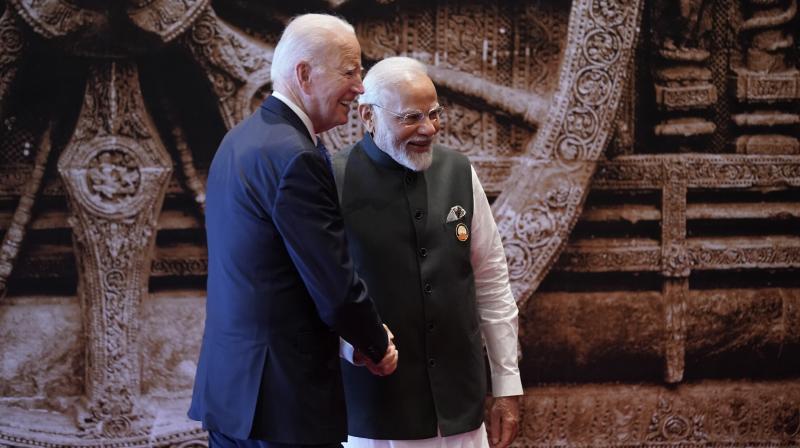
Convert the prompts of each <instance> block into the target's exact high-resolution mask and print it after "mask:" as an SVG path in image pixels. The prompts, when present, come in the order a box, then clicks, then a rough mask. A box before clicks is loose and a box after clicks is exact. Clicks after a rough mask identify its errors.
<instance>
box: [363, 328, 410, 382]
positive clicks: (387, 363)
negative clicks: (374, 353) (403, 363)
mask: <svg viewBox="0 0 800 448" xmlns="http://www.w3.org/2000/svg"><path fill="white" fill-rule="evenodd" d="M383 328H384V329H385V330H386V336H387V337H388V338H389V346H388V347H386V354H385V355H383V359H381V362H379V363H377V364H376V363H374V362H373V361H372V360H371V359H369V357H368V356H365V355H364V354H363V353H361V352H360V351H358V350H356V351H355V353H353V361H354V362H355V363H356V364H363V365H364V367H366V368H367V369H368V370H369V371H370V373H372V374H373V375H377V376H386V375H391V374H392V373H393V372H394V371H395V369H397V358H398V356H399V352H398V350H397V347H395V345H394V334H392V332H391V331H390V330H389V327H387V326H386V324H383Z"/></svg>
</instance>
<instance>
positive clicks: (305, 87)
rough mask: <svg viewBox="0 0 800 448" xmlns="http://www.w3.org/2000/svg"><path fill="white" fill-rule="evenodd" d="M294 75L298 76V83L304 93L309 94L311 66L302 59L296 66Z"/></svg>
mask: <svg viewBox="0 0 800 448" xmlns="http://www.w3.org/2000/svg"><path fill="white" fill-rule="evenodd" d="M294 75H295V77H296V78H297V84H298V85H299V86H300V89H301V90H302V91H303V93H306V94H308V93H309V92H310V89H311V66H310V65H308V62H306V61H300V62H298V63H297V65H295V66H294Z"/></svg>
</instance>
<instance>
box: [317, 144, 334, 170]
mask: <svg viewBox="0 0 800 448" xmlns="http://www.w3.org/2000/svg"><path fill="white" fill-rule="evenodd" d="M317 151H319V152H320V153H321V154H322V157H324V158H325V163H327V164H328V169H329V170H331V172H333V165H332V164H331V155H330V154H328V148H326V147H325V144H324V143H322V139H321V138H319V137H317Z"/></svg>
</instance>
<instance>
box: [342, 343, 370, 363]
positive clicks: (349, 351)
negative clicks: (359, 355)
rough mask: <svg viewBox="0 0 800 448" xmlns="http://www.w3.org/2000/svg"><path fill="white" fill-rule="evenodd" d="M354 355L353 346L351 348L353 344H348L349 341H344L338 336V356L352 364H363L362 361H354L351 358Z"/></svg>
mask: <svg viewBox="0 0 800 448" xmlns="http://www.w3.org/2000/svg"><path fill="white" fill-rule="evenodd" d="M354 355H355V348H353V346H352V345H350V343H349V342H347V341H345V340H344V339H342V338H339V357H340V358H342V359H344V360H345V361H347V362H349V363H350V364H352V365H354V366H363V365H364V363H356V362H355V361H354V360H353V357H354Z"/></svg>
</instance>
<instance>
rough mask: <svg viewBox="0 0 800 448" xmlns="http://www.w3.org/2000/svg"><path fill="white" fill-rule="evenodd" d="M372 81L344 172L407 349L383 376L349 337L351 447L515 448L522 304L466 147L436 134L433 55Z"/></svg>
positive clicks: (346, 375) (360, 258)
mask: <svg viewBox="0 0 800 448" xmlns="http://www.w3.org/2000/svg"><path fill="white" fill-rule="evenodd" d="M364 88H365V93H364V94H362V95H361V96H360V97H359V107H358V111H359V115H360V117H361V120H362V122H363V124H364V126H365V127H366V130H367V135H365V137H364V139H363V140H361V141H360V142H359V143H357V144H356V145H355V146H353V147H350V148H347V149H345V150H343V151H341V152H340V153H339V154H337V155H336V157H334V175H335V176H336V183H337V187H338V191H339V200H340V203H341V206H342V213H343V215H344V220H345V229H346V232H347V236H348V245H349V247H350V252H351V254H352V256H353V259H354V262H355V265H356V270H357V271H358V272H359V274H360V275H361V276H362V278H364V280H365V281H366V283H367V285H368V288H369V291H370V295H371V296H372V298H373V300H374V301H375V304H376V306H377V308H378V311H379V313H380V315H381V317H382V318H383V319H384V320H385V322H386V323H387V325H389V327H391V328H392V330H393V331H394V334H395V342H396V344H397V350H398V352H399V351H402V352H403V356H402V357H400V360H399V362H398V367H397V370H396V371H395V373H394V374H393V375H391V376H385V377H380V376H374V375H371V374H370V373H369V370H372V369H374V367H373V366H372V365H371V364H370V363H369V362H366V360H365V359H364V358H365V357H364V356H362V355H361V354H360V353H359V352H358V351H355V353H353V349H352V347H349V346H348V345H347V344H346V343H343V344H342V345H343V350H342V352H343V357H344V358H346V359H348V360H349V361H350V362H348V361H343V363H342V364H343V367H342V370H343V372H342V375H343V380H344V384H345V397H346V402H347V415H348V433H349V435H350V437H349V439H348V444H347V445H348V448H354V447H355V448H367V447H368V448H382V447H387V448H388V447H390V446H391V447H395V448H397V447H413V448H419V447H432V446H436V447H443V446H444V447H448V448H450V447H482V446H489V439H491V446H493V447H496V448H505V447H506V446H508V444H510V443H511V442H512V441H513V440H514V438H515V437H516V433H517V429H518V425H519V423H518V421H519V397H518V396H519V395H521V394H522V385H521V381H520V376H519V369H518V367H517V306H516V303H515V301H514V298H513V296H512V294H511V288H510V286H509V283H508V268H507V265H506V260H505V254H504V251H503V246H502V243H501V240H500V236H499V234H498V232H497V226H496V225H495V222H494V219H493V218H492V214H491V209H490V207H489V203H488V201H487V199H486V194H485V193H484V191H483V188H482V187H481V185H480V182H479V181H478V178H477V176H476V174H475V171H474V170H473V169H472V167H471V166H470V163H469V160H468V159H467V158H466V157H465V156H463V155H461V154H459V153H456V152H453V151H450V150H447V149H444V148H442V147H440V146H438V145H433V139H434V136H435V135H436V133H437V132H438V131H439V129H440V118H441V115H442V110H443V109H442V107H441V106H440V105H439V102H438V98H437V95H436V89H435V87H434V85H433V83H432V82H431V80H430V78H429V77H428V76H427V74H426V72H425V67H424V66H423V65H422V64H420V63H419V62H417V61H415V60H413V59H409V58H404V57H395V58H389V59H385V60H383V61H381V62H379V63H378V64H376V65H375V66H374V67H373V68H372V69H370V71H369V73H368V74H367V76H366V77H365V78H364ZM484 343H485V345H486V349H487V352H488V357H489V364H490V367H491V376H492V391H493V396H494V397H495V398H494V400H493V402H492V404H491V406H490V407H489V413H488V415H487V420H488V423H487V425H484V423H483V421H484V399H485V396H486V378H485V363H484V351H483V346H484ZM362 363H365V364H367V368H363V367H360V366H359V364H362ZM487 427H488V432H489V434H488V435H489V438H487Z"/></svg>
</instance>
